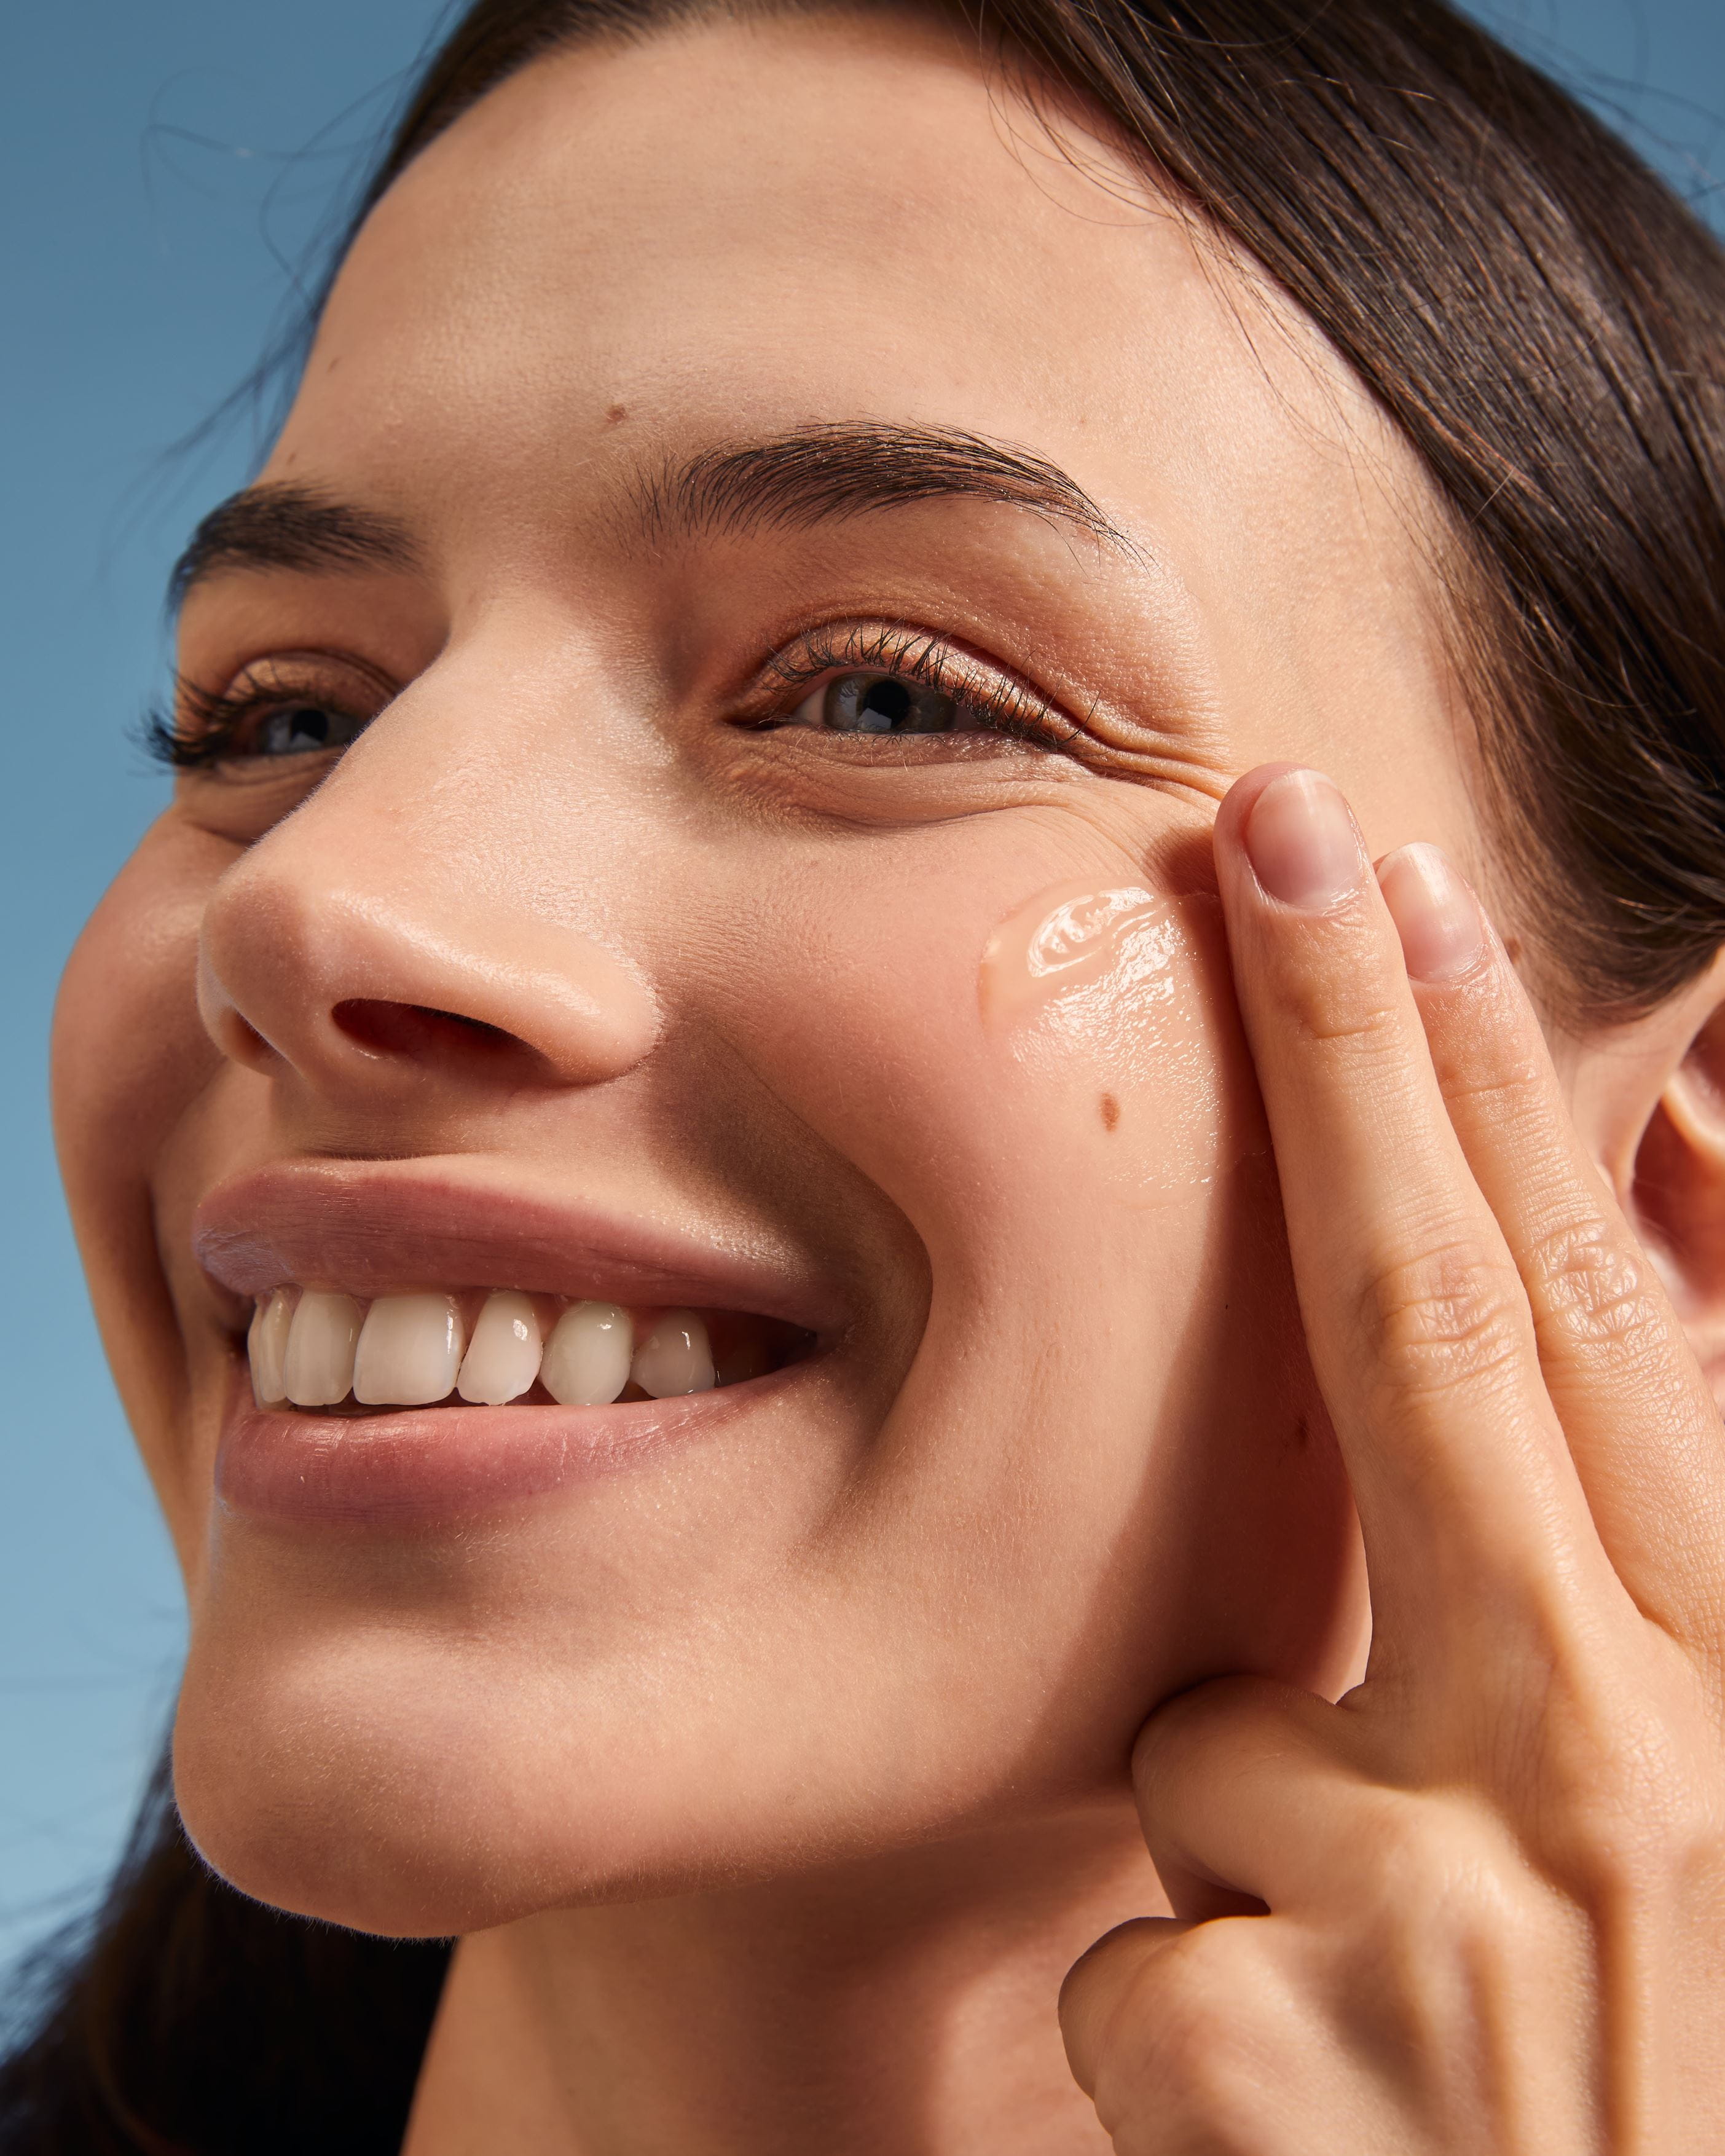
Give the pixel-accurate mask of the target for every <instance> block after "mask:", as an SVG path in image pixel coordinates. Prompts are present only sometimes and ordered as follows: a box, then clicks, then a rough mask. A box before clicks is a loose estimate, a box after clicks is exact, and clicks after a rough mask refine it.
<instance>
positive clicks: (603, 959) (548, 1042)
mask: <svg viewBox="0 0 1725 2156" xmlns="http://www.w3.org/2000/svg"><path fill="white" fill-rule="evenodd" d="M471 675H472V669H471V668H470V666H459V667H457V668H454V669H451V670H450V674H449V676H446V678H445V680H443V681H442V682H439V683H438V684H435V685H433V684H431V683H430V682H429V680H425V681H422V682H421V683H419V684H416V685H415V686H414V688H413V690H409V691H408V693H407V694H406V695H404V696H403V697H402V698H401V699H399V700H398V702H397V703H396V704H395V705H393V706H391V708H390V710H389V711H388V713H387V714H386V715H385V716H383V717H382V719H380V720H379V721H377V722H376V724H375V725H374V726H373V727H372V729H371V730H370V731H368V732H367V734H366V735H365V736H363V737H362V739H361V741H360V742H358V743H357V744H356V746H355V747H354V748H352V749H351V750H350V751H349V752H347V757H344V758H343V760H342V762H341V764H340V765H339V766H337V767H336V770H335V771H334V772H333V773H331V775H330V777H329V778H328V779H327V780H326V782H325V783H324V785H323V786H322V787H321V788H319V789H318V791H317V792H316V793H314V794H313V795H312V796H311V798H309V799H307V800H306V801H305V802H304V803H301V805H300V808H298V809H297V810H296V811H295V813H294V814H292V815H290V816H289V817H288V818H287V819H285V821H284V822H283V823H281V824H278V825H277V826H276V827H275V829H274V830H272V831H271V832H270V833H269V834H266V835H265V836H264V838H262V839H259V841H258V842H257V843H256V844H254V846H253V847H252V848H251V849H250V850H249V852H248V853H247V854H246V855H244V857H243V858H242V859H241V860H239V861H238V862H236V863H235V864H234V866H233V867H232V868H231V869H230V870H228V873H227V875H225V876H223V878H222V879H221V880H220V882H219V883H218V885H217V886H216V888H215V890H214V891H213V893H212V894H211V896H210V899H209V901H208V905H207V906H206V908H205V912H204V918H203V929H202V934H201V937H200V947H199V969H198V999H199V1005H200V1008H201V1009H202V1011H203V1016H204V1022H205V1024H206V1025H207V1026H208V1029H209V1030H210V1032H211V1034H212V1035H213V1038H214V1039H215V1040H216V1042H217V1045H218V1046H219V1047H221V1048H222V1049H223V1051H224V1053H226V1054H227V1055H229V1056H231V1057H232V1058H233V1059H234V1060H236V1061H238V1062H241V1063H244V1064H245V1065H248V1066H249V1067H252V1068H254V1069H258V1070H270V1071H279V1070H280V1068H281V1067H282V1066H283V1065H285V1066H287V1067H289V1068H290V1069H291V1070H293V1071H294V1072H295V1073H297V1074H298V1075H299V1076H300V1078H301V1079H303V1080H305V1081H307V1082H308V1083H310V1084H311V1085H312V1086H314V1087H315V1088H316V1090H318V1091H321V1092H331V1091H340V1090H341V1089H342V1088H343V1087H353V1086H358V1087H362V1088H366V1089H369V1090H373V1091H374V1090H375V1089H376V1088H377V1086H378V1085H379V1084H381V1083H384V1082H387V1081H389V1080H392V1079H398V1078H399V1077H401V1076H402V1075H404V1074H405V1073H408V1072H409V1071H411V1072H412V1074H413V1075H415V1076H416V1077H423V1076H424V1072H425V1070H426V1068H427V1067H428V1065H429V1064H431V1063H433V1062H437V1063H439V1067H447V1066H448V1060H449V1059H448V1058H447V1056H442V1057H439V1056H434V1055H432V1054H431V1052H430V1051H431V1049H432V1047H433V1045H434V1043H435V1042H437V1041H439V1040H441V1041H442V1043H443V1045H444V1046H445V1047H447V1045H448V1042H449V1034H448V1027H447V1024H445V1025H444V1032H443V1033H442V1034H438V1033H436V1032H435V1031H434V1030H433V1031H428V1030H427V1024H426V1022H427V1021H429V1020H431V1019H436V1020H439V1021H443V1022H451V1021H452V1022H454V1023H455V1024H459V1026H461V1027H463V1028H465V1029H466V1031H465V1034H463V1035H462V1036H461V1038H462V1039H463V1041H464V1043H465V1053H464V1054H463V1055H462V1056H461V1057H460V1058H459V1059H458V1060H459V1064H460V1067H461V1069H462V1071H463V1074H464V1075H465V1076H468V1077H470V1076H471V1075H473V1072H474V1070H475V1068H476V1067H478V1066H479V1065H481V1064H483V1062H484V1060H485V1059H484V1058H483V1057H482V1056H480V1055H479V1053H478V1051H479V1048H480V1043H481V1042H482V1041H490V1042H492V1043H495V1044H506V1045H510V1046H511V1047H512V1048H513V1049H515V1050H516V1051H517V1053H516V1066H517V1068H516V1076H517V1079H518V1076H519V1062H520V1055H519V1051H520V1050H526V1051H528V1052H529V1053H530V1054H531V1056H532V1057H533V1058H535V1059H536V1063H537V1065H538V1071H539V1075H540V1076H541V1077H542V1079H543V1080H544V1081H549V1082H552V1083H562V1084H593V1083H596V1082H599V1081H603V1080H604V1079H606V1078H608V1077H612V1076H615V1075H620V1074H621V1073H622V1072H623V1071H624V1070H628V1069H629V1068H631V1067H632V1066H633V1065H634V1064H635V1063H637V1062H639V1060H640V1059H641V1058H642V1056H644V1055H645V1054H646V1053H647V1052H648V1051H649V1049H650V1047H651V1045H652V1043H653V1040H654V1039H655V1037H656V1034H657V1030H658V1013H657V1008H656V1004H655V999H654V997H653V993H652V991H651V989H650V988H649V985H648V983H647V982H646V980H645V979H644V977H643V975H642V974H641V973H640V972H639V970H638V968H637V967H636V966H635V964H634V963H633V962H631V959H630V957H629V954H627V953H625V952H622V951H619V950H618V949H617V948H615V947H614V946H613V945H612V944H611V943H610V942H608V941H607V940H603V939H602V937H601V936H600V935H599V934H598V933H597V932H596V931H595V927H594V923H595V922H596V921H597V920H598V918H599V917H601V916H607V915H613V914H614V911H615V909H614V908H613V907H611V906H607V905H605V904H604V902H603V900H604V894H603V893H602V892H600V891H598V890H597V889H591V890H589V891H586V892H583V891H582V889H581V887H580V885H581V878H582V874H583V871H582V870H575V871H573V872H572V870H571V862H572V860H576V859H578V860H581V861H582V862H583V864H584V873H585V875H586V877H587V879H588V880H592V879H593V878H594V877H596V876H598V875H600V874H602V873H603V872H604V867H605V865H606V864H607V863H615V861H616V853H615V850H614V847H613V846H611V845H609V844H603V843H601V844H597V845H593V846H582V847H580V848H579V850H577V849H576V848H575V847H574V846H572V844H571V841H572V839H574V837H575V835H576V834H574V833H573V832H572V831H571V830H570V829H568V828H567V808H568V805H569V798H570V794H571V793H574V794H575V795H577V796H581V795H583V794H584V795H586V796H587V798H588V801H589V804H590V808H589V813H590V814H593V815H600V816H602V815H603V814H605V803H606V796H607V794H608V790H609V789H608V788H607V787H606V786H605V785H604V784H603V782H599V783H595V784H594V785H593V787H592V788H590V789H588V788H583V786H582V784H581V776H580V774H579V773H578V772H572V771H571V769H570V768H569V762H570V759H569V758H568V757H563V758H560V762H561V763H562V770H561V771H560V773H559V776H560V778H561V779H562V781H563V782H564V783H562V784H560V785H559V786H558V787H557V788H554V789H552V790H551V791H550V793H547V789H545V788H536V787H535V785H534V784H533V783H532V765H533V763H534V761H535V759H534V757H533V756H532V754H531V750H530V747H529V743H530V742H531V737H532V733H533V728H532V727H531V723H528V722H527V721H529V719H530V716H531V715H530V714H527V713H525V712H523V713H520V714H519V715H518V716H520V717H521V720H522V721H523V723H522V724H520V725H517V726H511V723H510V718H509V715H508V713H507V712H506V711H504V710H501V709H500V708H499V704H500V703H501V702H502V701H509V702H515V701H517V700H518V698H519V696H520V690H521V683H520V681H519V679H518V678H517V680H516V682H515V683H514V684H512V686H513V687H514V689H515V690H516V696H512V697H510V698H509V699H507V700H504V699H495V700H494V699H491V698H488V700H487V701H488V702H489V704H490V709H489V710H487V709H486V708H485V706H480V707H479V709H478V711H477V713H475V712H474V711H473V710H472V706H471V704H470V697H471V693H472V684H471ZM463 677H465V681H464V679H463ZM464 687H465V690H466V693H465V694H464ZM462 704H466V705H468V706H469V716H468V720H467V722H466V724H465V727H464V725H463V723H462V721H461V714H460V711H459V705H462ZM475 718H477V719H478V720H479V721H481V722H485V726H484V734H483V737H482V738H483V742H484V750H483V753H479V754H476V753H475V751H474V747H473V742H474V739H475V725H474V721H475ZM560 747H567V748H568V749H569V750H571V751H572V752H573V753H578V749H576V747H575V745H574V744H573V743H560ZM592 776H593V778H594V779H595V781H598V773H597V772H595V773H593V774H592ZM553 815H555V818H556V822H557V829H555V830H554V831H553V830H552V829H547V822H548V820H549V819H550V818H551V817H552V816H553ZM380 1014H382V1015H380ZM403 1014H413V1023H412V1024H409V1023H408V1022H407V1020H406V1019H404V1017H403ZM493 1060H495V1059H493Z"/></svg>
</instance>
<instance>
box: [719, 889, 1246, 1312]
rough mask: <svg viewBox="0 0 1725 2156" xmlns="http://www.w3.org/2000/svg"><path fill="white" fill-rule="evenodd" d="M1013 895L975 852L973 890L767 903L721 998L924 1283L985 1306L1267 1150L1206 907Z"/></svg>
mask: <svg viewBox="0 0 1725 2156" xmlns="http://www.w3.org/2000/svg"><path fill="white" fill-rule="evenodd" d="M1014 883H1015V884H1016V885H1017V890H1016V891H1014V888H1013V885H1014ZM1023 883H1024V879H1023V873H1022V868H1021V867H1020V869H1019V873H1018V875H1016V876H1012V875H1010V874H1009V871H1008V870H1006V869H1005V868H1004V865H1003V864H1002V863H1001V861H1000V860H999V859H998V858H994V859H989V858H988V857H987V856H986V855H985V854H984V851H983V849H982V848H980V847H978V848H977V849H976V850H975V851H974V855H973V859H972V860H971V862H970V864H969V865H968V871H967V870H963V869H955V868H953V867H950V866H947V867H943V868H942V870H940V871H939V872H937V873H936V874H932V875H931V874H929V873H927V871H926V870H925V871H924V872H923V873H922V874H920V875H913V874H912V873H911V872H909V870H906V872H903V873H901V874H898V875H895V874H893V873H891V870H889V871H888V872H887V873H885V874H883V875H880V876H879V877H877V878H871V879H870V880H868V881H867V882H866V883H863V884H860V885H851V886H850V887H849V888H847V889H845V891H843V892H842V893H839V892H829V893H825V894H822V895H821V896H819V898H816V897H815V896H814V895H813V894H812V893H811V892H810V891H808V890H806V889H803V888H800V887H799V888H794V889H788V890H786V891H783V892H782V893H779V894H776V895H775V894H771V893H768V892H763V891H762V890H760V889H759V888H757V890H756V891H754V892H753V893H752V895H751V902H750V905H749V907H748V910H747V917H748V918H749V919H750V920H751V921H752V934H751V937H750V939H749V942H748V943H747V945H745V946H744V947H742V949H741V951H740V952H738V953H737V957H738V959H739V960H740V963H739V964H738V966H737V973H736V975H735V980H734V985H735V988H736V992H737V1001H736V1003H735V1004H734V1006H733V1008H734V1009H735V1011H736V1013H737V1019H738V1020H739V1022H740V1023H742V1024H747V1028H748V1029H749V1031H750V1033H751V1034H752V1036H753V1039H752V1046H751V1050H750V1052H751V1055H752V1059H753V1060H757V1067H759V1068H761V1069H762V1071H763V1072H764V1073H767V1074H768V1075H769V1078H770V1082H771V1084H772V1086H773V1089H774V1090H775V1091H780V1092H781V1093H783V1094H787V1095H788V1096H789V1099H790V1101H791V1105H792V1106H794V1107H795V1108H796V1109H797V1111H798V1113H799V1114H800V1115H802V1116H803V1117H805V1118H806V1119H807V1120H808V1121H809V1122H810V1123H811V1124H812V1125H813V1126H814V1127H815V1128H816V1129H817V1130H818V1131H819V1132H821V1134H822V1135H823V1136H824V1137H826V1138H827V1139H828V1140H829V1142H830V1143H832V1144H833V1145H834V1147H835V1149H836V1150H838V1151H839V1152H841V1153H843V1154H844V1156H845V1158H846V1159H847V1160H849V1161H850V1163H853V1164H854V1165H855V1167H856V1168H859V1169H860V1170H861V1172H862V1173H863V1174H864V1175H865V1177H867V1178H869V1180H870V1182H872V1183H874V1184H875V1185H876V1187H877V1188H880V1190H882V1191H884V1192H885V1193H886V1195H887V1196H889V1197H890V1198H891V1199H893V1201H894V1202H895V1203H896V1204H897V1205H898V1206H899V1207H900V1208H901V1209H902V1210H903V1211H904V1213H905V1214H906V1215H907V1216H908V1217H909V1219H911V1222H912V1223H913V1224H914V1225H915V1227H916V1229H917V1232H918V1233H919V1235H922V1238H923V1240H924V1241H925V1242H926V1243H927V1245H928V1246H929V1253H930V1256H931V1258H932V1259H934V1260H936V1264H937V1272H938V1270H939V1267H940V1261H941V1260H942V1258H944V1259H945V1260H947V1263H948V1265H950V1266H952V1267H956V1269H957V1272H958V1273H960V1274H962V1275H963V1276H966V1277H967V1278H968V1279H969V1280H971V1281H973V1282H978V1280H979V1276H983V1275H988V1276H992V1277H993V1286H994V1287H995V1288H996V1289H999V1287H1000V1286H1002V1285H1004V1283H1003V1282H1002V1281H1000V1279H999V1267H1000V1266H1001V1265H1003V1264H1006V1265H1010V1266H1011V1267H1012V1268H1014V1269H1015V1270H1019V1272H1020V1273H1021V1274H1022V1275H1024V1276H1025V1281H1026V1283H1028V1281H1029V1278H1030V1277H1031V1276H1036V1277H1038V1278H1039V1280H1040V1281H1042V1282H1043V1284H1044V1285H1045V1283H1046V1276H1048V1275H1049V1274H1050V1272H1051V1271H1053V1272H1058V1271H1059V1269H1060V1267H1061V1266H1062V1265H1070V1262H1071V1261H1072V1260H1073V1259H1074V1258H1075V1257H1076V1256H1078V1255H1081V1253H1082V1251H1083V1250H1085V1249H1086V1247H1092V1246H1094V1245H1095V1242H1096V1236H1097V1235H1098V1233H1099V1232H1101V1231H1102V1230H1103V1229H1104V1227H1105V1224H1106V1240H1108V1241H1110V1242H1113V1241H1115V1240H1116V1239H1117V1236H1124V1237H1126V1238H1127V1239H1128V1240H1132V1239H1134V1238H1136V1239H1137V1240H1142V1239H1143V1235H1144V1233H1145V1230H1146V1229H1147V1227H1148V1226H1149V1224H1147V1223H1145V1222H1143V1221H1142V1220H1140V1221H1138V1223H1137V1226H1136V1227H1135V1226H1134V1225H1133V1217H1134V1216H1137V1215H1140V1214H1143V1213H1144V1212H1145V1211H1146V1210H1147V1209H1153V1208H1158V1207H1163V1206H1168V1205H1178V1206H1179V1207H1180V1208H1181V1209H1182V1210H1183V1211H1184V1210H1187V1209H1189V1206H1188V1204H1187V1201H1190V1200H1193V1199H1199V1198H1201V1197H1202V1195H1203V1194H1204V1193H1205V1192H1206V1191H1207V1190H1210V1189H1212V1188H1215V1187H1216V1186H1218V1185H1219V1183H1220V1182H1221V1181H1222V1180H1223V1179H1224V1178H1225V1177H1226V1175H1227V1173H1228V1171H1229V1170H1230V1169H1231V1168H1234V1167H1235V1166H1237V1165H1238V1164H1239V1163H1240V1162H1241V1161H1243V1160H1244V1159H1245V1158H1248V1157H1249V1156H1252V1155H1255V1154H1260V1153H1264V1154H1267V1152H1268V1149H1269V1141H1268V1137H1267V1133H1266V1128H1265V1125H1264V1121H1263V1115H1262V1110H1261V1106H1260V1101H1259V1096H1258V1091H1257V1086H1256V1082H1255V1078H1254V1076H1253V1074H1252V1070H1251V1065H1250V1057H1249V1055H1248V1054H1247V1051H1246V1048H1245V1040H1244V1038H1243V1036H1242V1034H1241V1032H1240V1021H1239V1019H1238V1015H1237V1014H1236V1012H1235V1004H1234V996H1233V989H1232V985H1231V979H1230V972H1229V967H1228V958H1227V949H1226V943H1225V940H1224V934H1223V930H1222V923H1221V916H1220V908H1219V906H1218V905H1217V903H1216V902H1215V901H1214V900H1209V899H1205V898H1188V899H1173V900H1170V899H1167V898H1163V897H1158V896H1156V895H1155V894H1154V893H1153V892H1151V891H1147V890H1146V889H1143V888H1142V887H1140V886H1137V885H1131V886H1127V885H1118V886H1111V885H1108V884H1107V883H1106V882H1105V881H1102V880H1088V881H1085V882H1079V883H1073V882H1070V881H1069V882H1065V883H1061V884H1056V885H1051V886H1045V888H1044V889H1043V890H1042V891H1040V892H1038V894H1037V895H1036V896H1034V898H1032V899H1030V900H1029V901H1024V899H1023V897H1022V896H1021V894H1022V891H1023ZM1099 1205H1100V1206H1101V1208H1102V1209H1103V1212H1102V1214H1100V1215H1099V1214H1098V1211H1097V1208H1098V1206H1099ZM1033 1238H1034V1239H1033ZM1003 1239H1004V1240H1003ZM1068 1239H1070V1240H1068ZM991 1240H993V1241H994V1242H995V1243H996V1245H997V1247H995V1248H994V1249H993V1251H992V1252H991V1250H990V1249H989V1245H990V1243H991ZM1154 1240H1155V1242H1156V1244H1157V1245H1158V1248H1163V1247H1165V1246H1167V1245H1169V1244H1171V1243H1173V1242H1177V1241H1178V1240H1180V1231H1179V1230H1178V1228H1177V1227H1176V1224H1175V1223H1174V1222H1173V1219H1169V1220H1167V1221H1164V1222H1163V1223H1161V1224H1160V1225H1159V1227H1158V1229H1156V1231H1155V1235H1154ZM1066 1277H1067V1282H1068V1286H1071V1287H1073V1288H1074V1289H1075V1291H1076V1282H1075V1281H1073V1279H1072V1277H1071V1276H1070V1274H1069V1275H1068V1276H1066ZM1141 1278H1142V1276H1141ZM1087 1292H1088V1291H1086V1293H1087Z"/></svg>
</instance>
